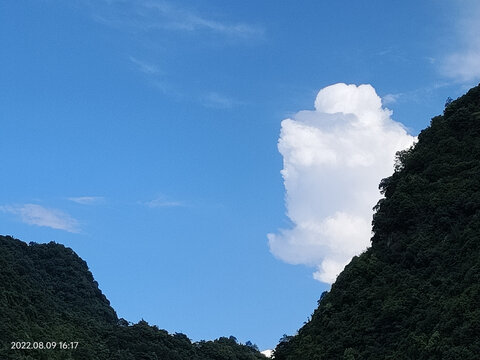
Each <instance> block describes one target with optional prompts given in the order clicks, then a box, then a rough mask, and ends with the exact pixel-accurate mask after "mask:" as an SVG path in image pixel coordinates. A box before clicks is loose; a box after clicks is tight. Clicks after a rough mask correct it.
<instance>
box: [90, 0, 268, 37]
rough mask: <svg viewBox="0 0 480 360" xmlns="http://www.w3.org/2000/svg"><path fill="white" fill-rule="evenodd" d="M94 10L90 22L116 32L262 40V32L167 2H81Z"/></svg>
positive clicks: (251, 26)
mask: <svg viewBox="0 0 480 360" xmlns="http://www.w3.org/2000/svg"><path fill="white" fill-rule="evenodd" d="M84 2H85V4H87V5H89V6H90V7H91V8H92V9H94V12H95V15H94V19H95V20H97V21H98V22H101V23H103V24H105V25H108V26H112V27H117V28H130V29H132V30H135V31H136V32H138V31H146V32H148V31H152V30H159V29H160V30H161V29H163V30H170V31H180V32H192V33H193V32H199V31H207V32H210V33H215V34H219V35H223V36H228V37H231V38H232V37H233V38H246V39H247V38H248V39H252V38H263V36H264V30H263V29H262V28H261V27H259V26H255V25H251V24H246V23H231V22H228V21H223V20H217V19H214V18H212V17H207V16H204V15H201V14H200V13H198V12H197V11H194V10H191V9H187V8H185V7H181V6H179V5H178V4H176V3H173V2H168V1H162V0H157V1H151V0H132V1H111V0H105V1H103V3H102V2H99V1H91V0H84Z"/></svg>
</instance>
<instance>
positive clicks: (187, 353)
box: [0, 236, 265, 360]
mask: <svg viewBox="0 0 480 360" xmlns="http://www.w3.org/2000/svg"><path fill="white" fill-rule="evenodd" d="M12 342H13V344H12ZM47 343H48V344H47ZM53 343H54V344H55V345H53ZM249 345H250V344H249ZM12 346H13V347H15V349H12ZM39 346H43V347H44V349H36V347H39ZM53 346H54V347H55V348H53V349H46V347H53ZM25 347H30V349H25ZM34 347H35V348H34ZM62 347H66V348H65V349H63V348H62ZM264 358H265V357H264V356H263V355H261V354H260V353H259V352H258V351H257V349H256V348H255V346H254V345H251V346H246V345H241V344H238V343H237V341H236V339H235V338H234V337H229V338H226V337H225V338H220V339H217V340H215V341H201V342H198V343H192V342H191V341H190V340H189V339H188V337H187V336H186V335H184V334H173V335H172V334H169V333H168V332H167V331H165V330H160V329H158V328H157V327H156V326H150V325H148V323H147V322H145V321H140V322H139V323H138V324H129V323H128V322H127V321H126V320H124V319H118V318H117V315H116V313H115V311H114V310H113V309H112V308H111V306H110V303H109V301H108V300H107V298H106V297H105V295H103V294H102V292H101V291H100V289H99V288H98V284H97V282H96V281H95V280H94V279H93V276H92V274H91V272H90V271H89V270H88V267H87V264H86V263H85V261H83V260H82V259H81V258H79V257H78V256H77V255H76V254H75V253H74V252H73V250H72V249H69V248H66V247H64V246H63V245H60V244H56V243H53V242H51V243H49V244H35V243H30V244H29V245H27V244H26V243H24V242H22V241H20V240H16V239H14V238H12V237H10V236H0V359H2V360H10V359H12V360H13V359H25V360H26V359H28V360H55V359H78V360H89V359H92V360H106V359H109V360H110V359H118V360H134V359H135V360H138V359H145V360H150V359H151V360H156V359H161V360H184V359H185V360H187V359H188V360H255V359H264Z"/></svg>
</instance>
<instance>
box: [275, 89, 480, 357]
mask: <svg viewBox="0 0 480 360" xmlns="http://www.w3.org/2000/svg"><path fill="white" fill-rule="evenodd" d="M380 189H381V190H382V192H383V193H384V195H385V198H384V199H382V200H380V201H379V202H378V204H377V206H376V213H375V215H374V219H373V232H374V235H373V237H372V246H371V247H370V248H369V249H368V250H367V251H365V252H364V253H363V254H361V255H360V256H358V257H355V258H354V259H352V261H351V263H350V264H349V265H347V266H346V267H345V270H344V271H343V272H342V273H341V274H340V275H339V277H338V279H337V281H336V282H335V283H334V284H333V285H332V288H331V290H330V292H328V293H324V294H322V297H321V299H320V300H319V306H318V308H317V309H316V310H315V312H314V313H313V315H312V318H311V320H310V321H309V322H308V323H306V324H305V326H303V327H302V328H301V329H300V330H299V332H298V335H297V336H294V337H286V338H284V339H283V341H281V343H280V344H279V345H278V346H277V349H276V351H275V354H276V357H275V358H276V359H278V360H283V359H292V360H293V359H295V360H301V359H309V360H312V359H328V360H332V359H349V360H351V359H369V360H371V359H442V360H445V359H478V354H480V337H479V336H478V334H480V87H475V88H473V89H471V90H470V91H469V92H468V93H467V94H466V95H464V96H463V97H461V98H459V99H458V100H456V101H454V102H452V103H451V104H449V105H448V106H447V107H446V109H445V111H444V114H443V115H442V116H437V117H435V118H433V119H432V122H431V125H430V127H429V128H427V129H425V130H424V131H422V132H421V133H420V135H419V139H418V143H417V144H416V145H415V147H413V148H411V149H409V150H407V151H404V152H400V153H399V154H398V158H397V164H396V168H395V172H394V174H393V175H392V176H391V177H389V178H386V179H384V180H382V182H381V183H380Z"/></svg>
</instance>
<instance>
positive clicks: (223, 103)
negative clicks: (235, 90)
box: [201, 92, 241, 109]
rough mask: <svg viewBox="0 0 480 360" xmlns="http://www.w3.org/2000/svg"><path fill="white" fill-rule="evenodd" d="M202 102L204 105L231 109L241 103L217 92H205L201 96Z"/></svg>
mask: <svg viewBox="0 0 480 360" xmlns="http://www.w3.org/2000/svg"><path fill="white" fill-rule="evenodd" d="M201 102H202V104H203V106H205V107H209V108H215V109H230V108H232V107H234V106H237V105H240V104H241V102H240V101H238V100H235V99H233V98H231V97H228V96H225V95H222V94H219V93H217V92H209V93H207V94H205V95H204V96H202V97H201Z"/></svg>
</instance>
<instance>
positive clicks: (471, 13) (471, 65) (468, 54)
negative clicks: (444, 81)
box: [439, 0, 480, 83]
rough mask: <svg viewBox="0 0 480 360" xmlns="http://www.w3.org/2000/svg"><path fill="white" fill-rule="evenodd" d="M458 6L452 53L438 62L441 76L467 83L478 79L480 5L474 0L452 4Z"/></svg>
mask: <svg viewBox="0 0 480 360" xmlns="http://www.w3.org/2000/svg"><path fill="white" fill-rule="evenodd" d="M453 5H456V6H459V7H460V8H459V9H460V16H458V18H457V19H456V32H455V34H456V39H455V41H454V43H455V47H454V49H455V50H453V51H451V52H449V53H448V52H447V55H446V56H445V57H444V58H443V59H442V61H440V62H439V69H440V71H441V73H442V74H443V75H445V76H446V77H448V78H451V79H454V80H455V81H456V82H461V83H467V82H473V81H475V82H476V81H478V80H479V79H480V36H479V34H480V22H479V21H478V19H479V17H480V3H479V2H478V1H477V0H475V1H473V0H464V1H457V2H453Z"/></svg>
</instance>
